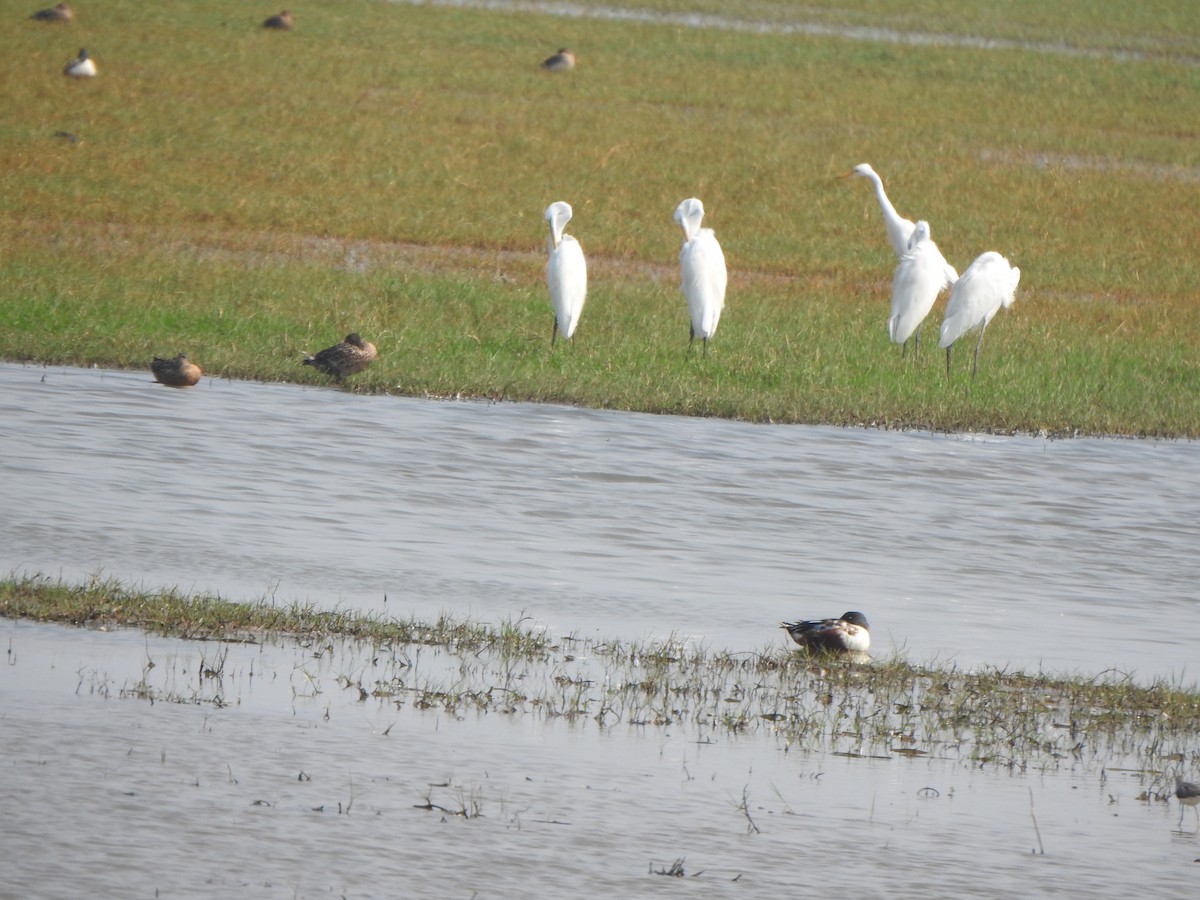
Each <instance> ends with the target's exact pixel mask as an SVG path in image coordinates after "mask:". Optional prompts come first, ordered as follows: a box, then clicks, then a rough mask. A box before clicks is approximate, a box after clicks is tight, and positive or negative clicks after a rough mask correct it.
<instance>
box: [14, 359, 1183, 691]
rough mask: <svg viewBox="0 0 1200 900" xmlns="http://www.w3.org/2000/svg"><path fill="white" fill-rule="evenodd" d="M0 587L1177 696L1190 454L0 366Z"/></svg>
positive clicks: (1156, 445)
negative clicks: (1172, 690) (63, 589)
mask: <svg viewBox="0 0 1200 900" xmlns="http://www.w3.org/2000/svg"><path fill="white" fill-rule="evenodd" d="M0 417H2V419H3V422H4V429H3V438H2V440H3V453H2V456H0V492H2V494H3V497H4V498H5V505H6V507H7V509H6V512H5V514H4V516H3V517H0V569H3V570H5V571H10V570H18V571H29V572H43V573H47V574H50V575H58V574H60V573H61V574H62V575H63V576H64V577H66V578H68V579H72V580H74V579H80V578H84V577H86V576H88V575H89V574H91V573H95V572H102V573H104V574H106V575H111V576H115V577H117V578H119V579H121V580H124V581H130V582H135V583H139V584H143V585H145V586H148V587H156V586H164V585H165V586H179V587H180V588H183V589H185V590H188V591H191V590H200V591H209V590H212V591H218V592H220V593H222V594H223V595H225V596H228V597H231V598H233V599H242V600H252V599H257V598H259V597H262V596H264V595H267V594H271V595H273V596H275V597H276V598H277V599H279V600H281V601H291V600H304V601H311V602H313V603H315V604H317V605H318V606H321V607H326V608H327V607H334V606H344V607H351V608H355V609H367V610H387V611H392V612H395V613H397V614H405V615H407V614H410V613H416V614H418V615H420V616H435V615H437V614H438V613H441V612H451V613H454V614H456V615H462V616H469V617H472V618H476V619H481V620H485V621H490V622H498V621H502V620H506V619H516V618H519V617H521V616H527V617H529V620H530V621H531V622H532V623H533V624H535V625H540V626H545V627H548V628H550V629H552V630H553V631H554V632H556V633H559V634H565V633H571V632H575V633H578V634H581V635H584V636H594V635H599V636H603V637H619V638H626V639H636V638H645V637H664V636H667V635H669V634H672V633H674V634H677V635H684V636H690V637H694V638H695V639H697V640H699V641H702V642H704V643H705V644H707V645H709V646H713V647H722V648H729V649H735V650H746V649H757V648H759V647H761V646H763V645H765V644H768V643H778V642H782V641H784V640H785V636H784V634H783V632H782V631H780V630H779V628H778V623H779V622H780V620H782V619H789V618H796V617H812V616H826V615H838V614H840V613H842V612H844V611H845V610H847V609H859V610H862V611H863V612H865V613H866V614H867V616H868V617H869V619H870V621H871V625H872V634H873V640H874V646H873V650H874V651H875V652H876V653H877V655H878V654H879V653H883V654H886V653H888V652H890V651H891V650H893V649H894V648H897V647H899V648H903V650H904V652H905V653H906V654H907V655H908V656H909V657H910V658H913V659H915V660H917V661H926V660H929V659H934V658H937V659H943V660H945V659H950V660H954V661H956V662H958V663H959V664H962V665H967V666H975V665H979V664H994V665H999V666H1004V665H1015V666H1019V667H1024V668H1039V667H1040V668H1044V669H1046V670H1048V671H1052V672H1060V671H1083V672H1099V671H1102V670H1106V669H1109V668H1117V669H1120V670H1122V671H1126V672H1131V673H1134V675H1135V676H1136V677H1138V678H1139V679H1149V678H1151V677H1156V676H1167V677H1175V678H1182V679H1183V680H1184V681H1186V682H1189V683H1194V682H1195V680H1196V678H1195V668H1194V667H1189V663H1190V661H1191V660H1193V659H1194V658H1195V652H1194V641H1195V635H1197V634H1200V588H1198V585H1200V561H1198V560H1200V557H1198V555H1197V552H1196V548H1197V547H1198V546H1200V517H1198V515H1197V513H1198V512H1200V500H1198V499H1197V498H1200V446H1197V445H1196V444H1193V443H1182V442H1151V441H1133V440H1091V439H1087V440H1065V441H1063V440H1060V441H1052V440H1044V439H1038V438H1032V437H990V436H989V437H963V436H943V435H931V434H922V433H913V432H906V433H895V432H882V431H868V430H853V429H838V428H813V427H800V426H778V425H775V426H763V425H749V424H744V423H737V422H726V421H715V420H702V419H685V418H672V417H665V416H646V415H631V414H627V413H614V412H604V411H594V410H585V409H573V408H565V407H557V406H538V405H526V404H485V403H462V402H436V401H426V400H415V399H403V398H396V397H359V396H354V395H350V394H345V393H342V392H339V391H336V390H331V389H325V388H321V389H316V388H309V389H306V388H301V387H295V386H286V385H273V384H254V383H241V382H232V381H225V380H221V379H210V378H207V377H206V378H205V379H204V381H203V382H202V383H201V384H200V385H199V386H198V387H196V388H193V389H191V390H186V391H178V390H171V389H168V388H163V387H161V386H159V385H156V384H153V383H152V382H151V381H150V377H149V375H148V374H146V373H141V372H111V371H100V370H81V369H63V368H52V369H42V368H37V367H24V366H17V365H0Z"/></svg>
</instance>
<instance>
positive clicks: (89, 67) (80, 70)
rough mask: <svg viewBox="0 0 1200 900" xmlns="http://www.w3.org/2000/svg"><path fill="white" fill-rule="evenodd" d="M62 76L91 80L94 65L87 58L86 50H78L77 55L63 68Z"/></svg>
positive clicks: (94, 72)
mask: <svg viewBox="0 0 1200 900" xmlns="http://www.w3.org/2000/svg"><path fill="white" fill-rule="evenodd" d="M63 74H64V75H70V76H71V77H72V78H91V77H92V76H93V75H95V74H96V64H95V63H94V62H93V61H92V59H91V58H90V57H89V56H88V54H87V50H84V49H83V48H82V47H81V48H79V55H78V56H77V57H75V58H74V59H73V60H71V61H70V62H69V63H67V64H66V65H65V66H63Z"/></svg>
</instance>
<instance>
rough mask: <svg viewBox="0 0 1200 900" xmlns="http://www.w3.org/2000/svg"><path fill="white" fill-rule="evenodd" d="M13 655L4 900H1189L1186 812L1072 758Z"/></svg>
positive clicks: (369, 672) (373, 672) (19, 648)
mask: <svg viewBox="0 0 1200 900" xmlns="http://www.w3.org/2000/svg"><path fill="white" fill-rule="evenodd" d="M0 641H2V642H3V644H4V645H5V647H6V649H7V660H8V664H7V665H6V666H5V667H4V670H3V675H0V696H3V698H4V705H3V712H2V713H0V759H3V761H4V762H3V765H4V770H5V774H4V777H3V781H2V782H0V783H2V784H3V785H4V787H3V791H4V796H5V800H6V804H5V806H6V809H8V810H9V813H8V815H7V821H6V823H5V828H4V831H3V836H2V837H0V848H2V849H3V851H4V855H5V858H6V860H7V861H8V863H7V865H6V877H5V890H6V891H11V892H13V893H12V895H13V896H40V897H77V896H81V895H93V896H156V895H157V896H162V897H189V896H213V895H214V894H229V893H237V894H239V895H247V896H267V897H295V896H299V897H316V896H350V897H375V896H379V897H382V896H396V895H397V894H403V895H407V896H429V897H434V896H436V897H472V896H478V897H500V896H517V895H520V896H534V897H561V896H564V895H571V894H586V895H589V896H615V895H617V894H620V895H624V896H630V895H632V896H656V895H659V894H660V893H663V894H665V893H668V892H677V891H678V890H679V889H680V888H681V887H682V885H681V884H679V883H677V882H676V879H675V878H673V877H668V876H665V875H663V874H659V873H661V872H667V871H670V870H671V869H672V867H673V866H675V865H676V863H677V862H678V865H679V867H680V868H682V870H683V873H684V878H685V880H686V882H687V891H688V893H689V894H693V893H694V894H698V895H699V896H734V895H736V896H754V897H767V896H780V895H781V894H784V893H794V892H796V891H797V890H799V891H800V892H801V893H804V892H805V891H806V890H816V889H818V888H819V887H820V886H821V885H827V883H828V878H829V875H828V874H827V871H826V872H823V871H821V869H822V868H825V869H826V870H828V868H830V867H835V866H836V867H839V871H840V870H843V869H844V868H845V867H846V866H847V865H849V863H848V862H847V860H848V859H852V861H853V862H852V865H849V867H850V868H851V869H852V870H853V881H854V884H855V893H857V894H860V895H865V896H880V897H882V896H888V897H894V896H930V895H932V896H951V895H960V896H961V895H971V896H1008V895H1012V894H1014V893H1020V894H1021V895H1022V896H1049V895H1061V894H1063V893H1072V894H1074V893H1078V892H1086V893H1096V894H1115V893H1124V892H1131V891H1146V890H1150V891H1151V892H1153V893H1154V894H1155V895H1157V896H1186V895H1187V894H1188V892H1189V886H1190V885H1192V884H1193V883H1194V878H1195V875H1196V863H1195V862H1193V860H1195V859H1197V858H1200V835H1198V834H1197V832H1196V831H1195V830H1194V828H1195V827H1196V826H1195V824H1194V823H1193V822H1192V820H1191V819H1190V818H1186V817H1185V818H1183V820H1182V825H1181V824H1180V819H1179V816H1178V805H1177V804H1176V803H1174V802H1171V803H1169V804H1168V803H1163V802H1161V801H1154V800H1152V801H1145V800H1140V799H1138V798H1139V796H1141V795H1142V794H1143V792H1144V791H1145V790H1146V789H1147V788H1151V787H1153V786H1154V785H1153V784H1152V781H1153V779H1152V777H1150V776H1146V777H1143V776H1141V775H1140V774H1139V773H1137V772H1133V771H1128V770H1125V769H1123V768H1121V767H1120V766H1119V765H1114V766H1113V767H1112V768H1107V767H1105V766H1103V765H1100V766H1097V765H1095V764H1094V763H1088V762H1086V761H1084V760H1083V759H1075V758H1072V757H1070V756H1068V757H1066V758H1063V759H1058V760H1053V759H1046V760H1043V761H1042V763H1041V764H1040V765H1039V766H1037V767H1034V768H1029V769H1012V768H1009V767H1005V766H999V765H985V766H980V765H972V764H970V763H969V762H968V761H965V760H962V759H959V758H955V756H954V755H953V754H952V753H950V754H947V753H940V754H938V755H936V756H932V757H913V758H907V757H904V756H901V755H886V754H868V755H865V756H855V755H849V754H847V755H836V754H829V753H821V752H811V751H806V750H804V749H802V748H797V747H788V746H787V745H786V744H784V743H782V742H781V741H779V740H777V739H773V738H772V737H771V736H770V734H769V733H756V734H754V735H751V736H748V737H746V738H744V739H731V738H729V737H727V736H724V735H716V734H715V733H712V732H709V733H705V732H704V731H703V730H698V729H696V728H694V727H692V726H689V725H688V724H687V723H684V722H680V723H676V724H673V725H670V726H643V727H631V726H629V725H627V724H622V725H620V726H619V727H615V728H604V727H601V726H599V725H598V724H597V723H596V721H594V720H593V719H591V718H584V719H581V720H578V721H574V722H569V721H567V720H566V719H564V718H562V717H553V716H547V715H542V714H539V713H537V712H536V711H528V710H526V711H517V712H510V713H502V712H495V711H493V712H489V713H464V712H458V713H451V712H447V711H446V710H445V709H444V708H440V707H438V706H430V707H427V708H421V705H420V704H419V703H417V702H415V700H416V697H417V695H416V694H414V693H407V692H401V693H399V694H397V695H395V696H391V697H387V698H380V697H374V696H371V697H365V698H364V697H363V695H362V693H361V692H360V690H359V689H358V687H357V685H358V684H360V683H365V684H368V685H372V684H375V683H377V682H387V681H389V680H390V679H392V678H393V677H394V676H395V673H396V665H395V662H396V661H395V659H394V658H393V657H391V656H390V655H389V654H388V653H382V654H381V653H379V652H378V651H373V650H371V649H370V648H366V647H362V646H359V645H354V644H337V645H329V646H297V645H295V644H290V643H284V644H278V645H276V644H269V645H266V646H256V645H246V644H220V643H216V642H210V643H188V642H185V641H177V640H167V639H161V638H154V637H149V638H148V637H146V636H144V635H141V634H138V633H136V632H132V631H122V632H115V633H104V632H94V631H84V630H78V629H63V628H59V627H56V626H46V625H37V624H31V623H27V622H11V621H7V622H3V623H0ZM410 662H411V660H410ZM447 663H448V664H450V665H451V666H453V665H454V664H455V663H454V662H453V661H451V660H446V659H441V658H439V657H438V655H437V654H433V656H432V658H430V659H429V660H427V664H428V665H430V666H434V667H436V666H438V665H443V664H447ZM530 676H531V677H532V673H530ZM1114 762H1119V760H1114ZM1158 787H1160V788H1161V787H1162V785H1161V784H1159V785H1158ZM1187 812H1188V814H1189V816H1190V815H1191V811H1190V810H1188V811H1187ZM798 847H800V848H803V852H802V853H801V857H802V858H800V859H797V852H798V851H797V848H798ZM847 847H853V848H855V849H854V851H853V853H849V854H848V852H847ZM47 860H55V861H56V864H55V865H53V866H47V865H46V861H47ZM167 861H169V864H165V863H166V862H167Z"/></svg>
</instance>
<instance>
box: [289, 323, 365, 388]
mask: <svg viewBox="0 0 1200 900" xmlns="http://www.w3.org/2000/svg"><path fill="white" fill-rule="evenodd" d="M375 356H376V352H375V345H374V344H372V343H370V342H369V341H364V340H363V339H362V338H361V337H359V334H358V332H357V331H356V332H353V333H352V334H348V335H346V339H345V340H344V341H342V342H341V343H340V344H334V345H333V346H332V347H326V348H325V349H324V350H322V351H321V352H320V353H317V354H315V355H313V356H309V355H308V354H305V356H304V365H306V366H312V367H313V368H315V369H316V370H317V371H319V372H324V373H325V374H326V375H332V376H333V377H335V378H336V379H337V380H338V381H341V380H342V379H343V378H345V377H346V376H347V375H353V374H354V373H355V372H361V371H362V370H363V369H365V368H366V367H367V366H369V365H370V364H371V363H372V362H373V361H374V360H375Z"/></svg>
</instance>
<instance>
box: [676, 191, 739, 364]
mask: <svg viewBox="0 0 1200 900" xmlns="http://www.w3.org/2000/svg"><path fill="white" fill-rule="evenodd" d="M703 219H704V204H703V203H701V202H700V201H699V200H697V199H696V198H695V197H689V198H688V199H687V200H684V201H683V202H682V203H680V204H679V205H678V206H677V207H675V221H676V222H677V223H678V224H679V227H680V228H682V229H683V249H682V250H680V251H679V287H680V290H682V291H683V296H684V297H686V298H687V305H688V316H689V317H690V318H691V324H692V329H691V339H690V341H694V340H695V339H696V338H700V339H701V340H703V341H704V353H705V355H707V354H708V339H709V338H710V337H712V336H713V335H714V334H716V332H717V323H718V322H719V321H720V320H721V310H723V309H724V308H725V285H726V283H727V282H728V280H729V275H728V272H727V271H726V269H725V254H724V253H722V252H721V245H720V244H719V243H717V236H716V235H715V234H713V230H712V229H711V228H701V227H700V222H701V221H702V220H703ZM690 341H689V344H690Z"/></svg>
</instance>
